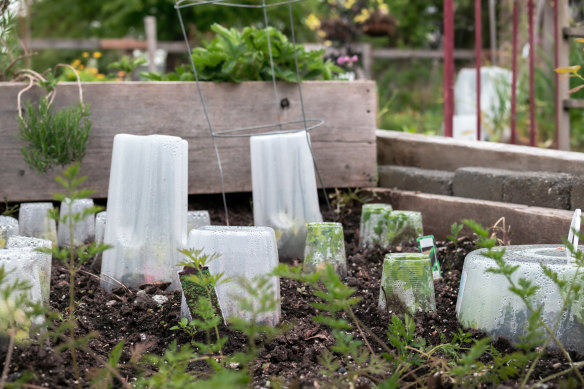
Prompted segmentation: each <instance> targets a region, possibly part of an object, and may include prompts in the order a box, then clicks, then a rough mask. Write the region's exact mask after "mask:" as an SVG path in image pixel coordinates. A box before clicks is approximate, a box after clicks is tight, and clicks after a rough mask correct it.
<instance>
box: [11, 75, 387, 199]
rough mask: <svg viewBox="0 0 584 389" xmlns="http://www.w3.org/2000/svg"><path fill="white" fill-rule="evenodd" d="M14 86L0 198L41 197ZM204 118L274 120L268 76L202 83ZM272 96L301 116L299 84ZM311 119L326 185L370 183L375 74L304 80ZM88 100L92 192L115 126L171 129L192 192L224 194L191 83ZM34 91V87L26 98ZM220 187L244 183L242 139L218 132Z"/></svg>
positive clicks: (140, 131) (66, 92)
mask: <svg viewBox="0 0 584 389" xmlns="http://www.w3.org/2000/svg"><path fill="white" fill-rule="evenodd" d="M23 86H24V84H21V83H3V84H0V198H1V197H3V196H6V198H7V199H8V200H9V201H29V200H47V199H50V198H51V194H52V193H53V192H55V191H57V190H59V188H58V186H57V185H56V184H55V183H54V180H53V176H54V175H55V173H56V172H49V173H48V174H46V175H39V174H37V173H35V172H33V171H31V170H30V169H29V168H28V166H27V165H26V164H25V162H24V159H23V157H22V155H21V154H20V148H21V147H22V145H23V143H22V142H21V141H20V140H18V138H17V136H18V126H17V108H16V96H17V93H18V91H19V90H21V89H22V88H23ZM201 88H202V92H203V96H204V98H205V100H206V102H207V107H208V111H209V116H210V118H211V122H212V124H213V126H214V127H215V128H216V129H229V128H239V127H243V126H250V125H259V124H266V123H274V122H277V119H276V115H275V109H274V97H273V96H274V94H273V87H272V84H271V83H269V82H244V83H241V84H215V83H201ZM278 88H279V98H280V99H284V98H286V99H288V102H289V107H288V108H286V109H284V110H283V113H282V119H281V120H282V121H289V120H299V119H301V118H302V115H301V111H300V104H299V94H298V88H297V86H296V85H295V84H279V85H278ZM302 92H303V99H304V108H305V111H306V116H307V117H309V118H320V119H323V120H324V121H325V124H324V125H323V126H322V127H320V128H317V129H315V130H313V131H312V132H311V138H312V145H313V149H314V153H315V158H316V162H317V164H318V167H319V169H320V172H321V174H322V178H323V181H324V184H325V186H327V187H363V186H371V185H375V179H376V166H377V165H376V143H375V142H376V138H375V128H376V123H375V117H376V111H377V91H376V86H375V82H373V81H355V82H342V81H332V82H330V81H329V82H325V81H309V82H304V83H303V84H302ZM77 93H78V92H77V86H76V85H75V84H72V83H63V84H60V85H59V87H58V91H57V98H56V101H55V104H56V106H57V107H62V106H65V105H68V104H70V103H72V102H76V101H77V100H76V99H77V97H78V95H77ZM83 93H84V98H85V101H86V102H88V103H89V104H90V105H91V112H92V116H91V120H92V122H93V128H92V133H91V136H90V141H89V146H88V150H87V154H86V157H85V159H84V161H83V164H82V165H83V173H84V174H86V175H87V176H88V177H89V178H88V184H89V185H88V186H89V187H91V188H93V189H95V190H96V194H95V197H107V189H108V184H109V168H110V162H111V151H112V144H113V138H114V135H115V134H118V133H129V134H136V135H148V134H165V135H175V136H180V137H182V138H183V139H186V140H187V141H188V142H189V193H191V194H195V193H217V192H220V191H221V187H220V180H219V171H218V166H217V162H216V159H215V152H214V150H213V146H212V139H211V136H210V133H209V128H208V125H207V122H206V120H205V117H204V114H203V110H202V105H201V103H200V99H199V95H198V93H197V90H196V85H195V84H194V83H184V82H177V83H174V82H172V83H171V82H127V83H126V82H121V83H112V82H107V83H105V82H95V83H84V84H83ZM40 95H41V91H40V90H39V89H38V88H35V89H34V90H31V91H28V92H26V94H25V98H30V99H31V100H34V99H36V98H38V96H40ZM217 144H218V146H219V152H220V155H221V160H222V163H223V170H224V174H225V189H226V191H227V192H241V191H250V190H251V171H250V161H249V139H248V138H221V139H217Z"/></svg>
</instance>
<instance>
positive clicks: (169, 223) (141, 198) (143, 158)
mask: <svg viewBox="0 0 584 389" xmlns="http://www.w3.org/2000/svg"><path fill="white" fill-rule="evenodd" d="M187 153H188V144H187V142H186V141H185V140H183V139H181V138H178V137H174V136H164V135H149V136H138V135H127V134H119V135H116V136H115V138H114V146H113V153H112V165H111V173H110V182H109V192H108V202H107V223H106V227H105V235H104V243H106V244H109V245H112V246H113V248H112V249H109V250H107V251H105V252H104V253H103V260H102V266H101V286H102V287H103V288H105V289H106V290H111V289H113V288H116V287H118V286H119V285H118V284H117V283H116V282H113V281H112V278H113V279H115V280H117V281H119V282H121V283H123V284H124V285H126V286H129V287H134V288H135V287H138V286H140V285H142V284H144V283H151V282H156V281H163V282H171V285H170V287H169V289H170V290H176V289H179V288H180V283H179V280H178V275H177V270H178V268H177V266H176V265H177V263H178V262H179V261H180V260H181V259H180V258H179V253H178V251H177V250H178V249H181V248H184V247H185V246H186V237H187V209H188V208H187V201H188V199H187V192H188V157H187Z"/></svg>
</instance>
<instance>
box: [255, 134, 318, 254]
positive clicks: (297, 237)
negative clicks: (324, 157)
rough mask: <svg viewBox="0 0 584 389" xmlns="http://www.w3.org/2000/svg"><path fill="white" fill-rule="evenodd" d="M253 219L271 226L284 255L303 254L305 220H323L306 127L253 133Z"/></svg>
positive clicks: (306, 221) (256, 222)
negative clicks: (270, 133)
mask: <svg viewBox="0 0 584 389" xmlns="http://www.w3.org/2000/svg"><path fill="white" fill-rule="evenodd" d="M250 152H251V177H252V191H253V220H254V224H255V225H256V226H266V227H272V228H273V229H274V231H275V233H276V239H277V241H278V252H279V255H280V257H282V258H302V256H303V255H304V243H305V240H306V227H305V224H306V223H309V222H322V215H321V214H320V208H319V205H318V193H317V189H316V178H315V173H314V162H313V160H312V154H311V153H310V147H309V144H308V140H307V134H306V131H299V132H294V133H286V134H273V135H257V136H252V137H250Z"/></svg>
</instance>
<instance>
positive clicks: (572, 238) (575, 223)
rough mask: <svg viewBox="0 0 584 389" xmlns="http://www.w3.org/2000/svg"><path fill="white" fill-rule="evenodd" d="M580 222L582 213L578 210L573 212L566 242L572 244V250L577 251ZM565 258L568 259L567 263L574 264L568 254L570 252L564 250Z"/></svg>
mask: <svg viewBox="0 0 584 389" xmlns="http://www.w3.org/2000/svg"><path fill="white" fill-rule="evenodd" d="M581 220H582V211H581V210H580V208H578V209H576V210H575V211H574V215H573V216H572V223H570V231H569V232H568V242H570V243H571V244H572V246H573V247H574V250H576V252H577V251H578V242H579V240H580V238H579V237H578V233H580V223H581ZM566 258H568V261H569V262H574V258H575V256H574V255H573V254H572V253H570V250H568V249H567V248H566Z"/></svg>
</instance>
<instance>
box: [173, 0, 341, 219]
mask: <svg viewBox="0 0 584 389" xmlns="http://www.w3.org/2000/svg"><path fill="white" fill-rule="evenodd" d="M238 1H241V0H235V1H227V0H175V5H174V8H175V9H176V11H177V14H178V19H179V22H180V27H181V30H182V33H183V36H184V39H185V45H186V50H187V54H188V56H189V61H190V64H191V68H192V70H193V74H194V76H195V83H196V85H197V92H198V94H199V98H200V100H201V105H202V107H203V113H204V115H205V120H206V121H207V125H208V127H209V132H210V134H211V138H212V140H213V148H214V150H215V157H216V158H217V164H218V166H219V175H220V179H221V195H222V197H223V206H224V208H225V221H226V224H227V225H229V210H228V208H227V199H226V196H225V182H224V176H223V167H222V165H221V157H220V155H219V148H218V147H217V142H216V138H221V137H251V136H256V135H273V134H284V133H289V132H298V131H303V130H304V131H306V140H307V142H308V147H309V149H310V155H311V157H312V162H313V164H314V169H315V172H316V176H317V178H318V182H319V184H320V186H321V188H322V191H323V194H324V198H325V201H326V204H327V207H328V209H329V212H330V213H331V215H332V214H333V212H332V208H331V205H330V202H329V200H328V197H327V193H326V189H325V186H324V182H323V180H322V176H321V175H320V171H319V169H318V166H317V164H316V160H315V159H314V152H313V149H312V145H311V144H310V138H309V135H308V133H309V132H310V131H311V130H313V129H315V128H318V127H320V126H321V125H322V124H324V120H322V119H313V118H307V117H306V112H305V111H304V100H303V97H302V86H301V84H302V82H301V79H300V71H299V69H298V56H297V52H296V37H295V34H294V22H293V19H292V3H297V2H300V1H302V0H287V1H275V2H272V3H270V2H269V0H247V1H248V2H258V3H259V4H248V3H243V2H238ZM243 1H245V0H243ZM205 4H212V5H219V6H226V7H240V8H255V9H261V10H262V13H263V18H264V28H265V30H266V36H267V42H268V53H269V57H270V67H271V70H272V85H273V88H274V107H275V109H276V116H277V122H276V123H271V124H264V125H259V126H250V127H242V128H235V129H228V130H222V131H216V130H215V128H214V127H213V125H212V123H211V119H210V117H209V111H208V109H207V104H206V102H205V97H204V96H203V92H202V91H201V85H200V82H199V75H198V73H197V68H196V66H195V62H194V60H193V56H192V50H191V45H190V43H189V39H188V35H187V32H186V29H185V25H184V22H183V18H182V14H181V9H183V8H187V7H194V6H198V5H205ZM286 4H287V5H288V16H289V19H290V31H291V37H290V38H291V41H292V45H293V47H294V65H295V68H296V84H297V85H298V96H299V100H300V109H301V112H302V119H300V120H295V121H287V122H283V121H282V120H281V107H280V104H279V101H280V99H279V96H278V88H277V83H276V76H275V73H274V60H273V56H272V44H271V38H270V34H269V31H268V29H269V27H270V25H269V19H268V13H267V9H268V8H271V7H276V6H280V5H286ZM309 123H310V125H309ZM290 125H297V126H298V127H300V128H293V129H285V126H290Z"/></svg>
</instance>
